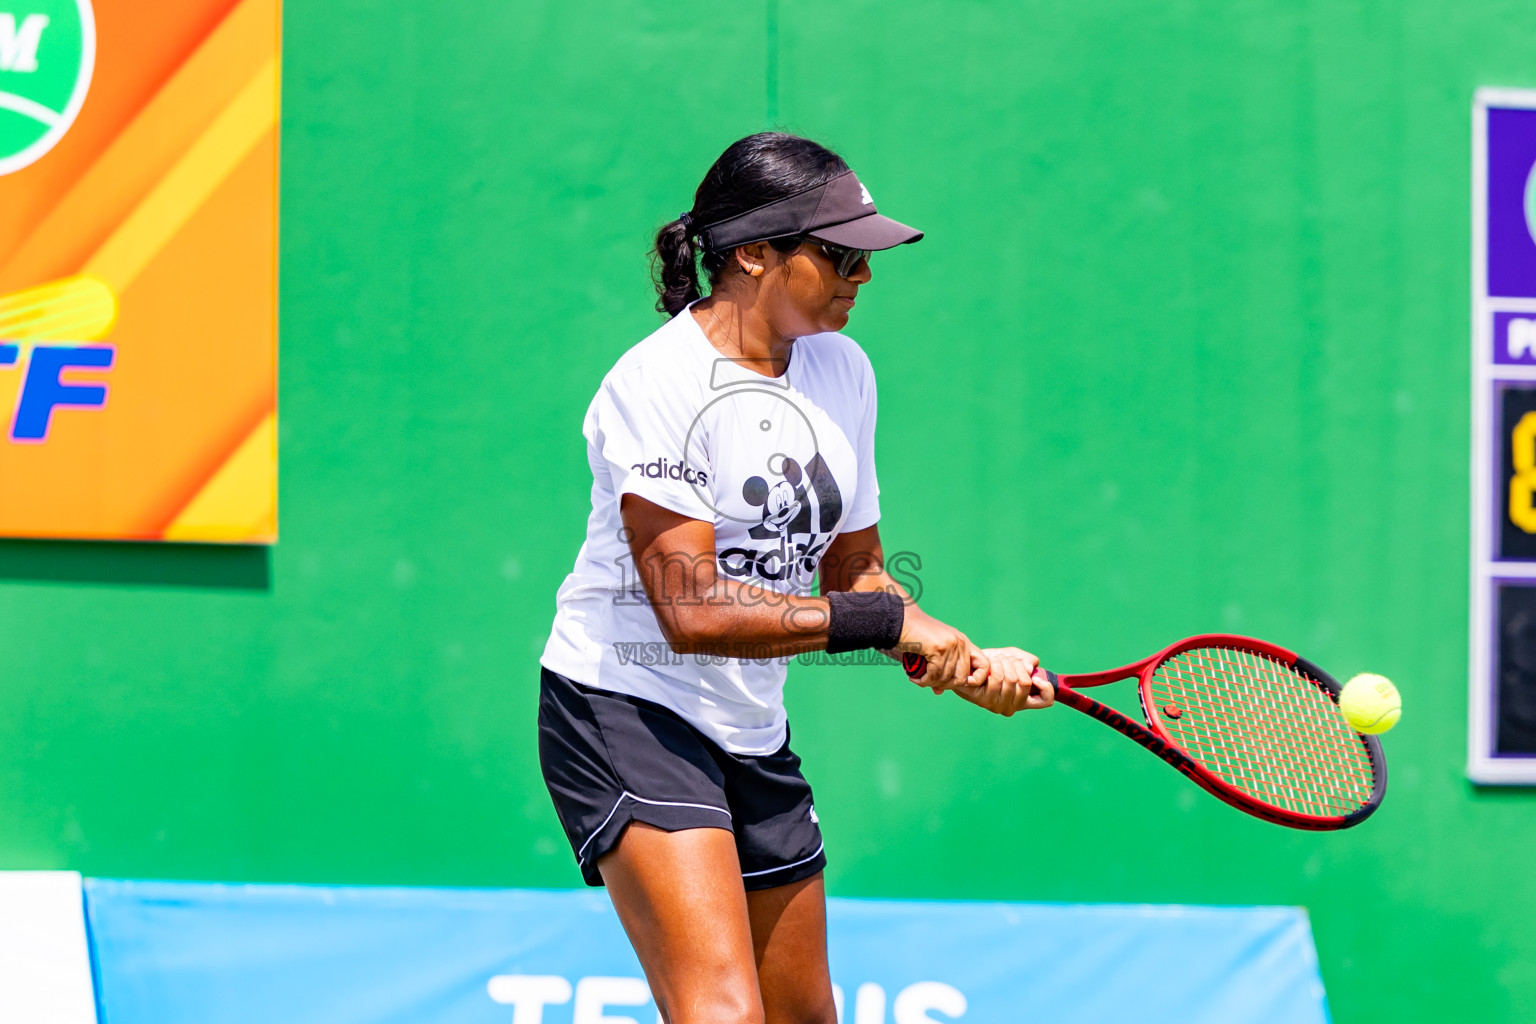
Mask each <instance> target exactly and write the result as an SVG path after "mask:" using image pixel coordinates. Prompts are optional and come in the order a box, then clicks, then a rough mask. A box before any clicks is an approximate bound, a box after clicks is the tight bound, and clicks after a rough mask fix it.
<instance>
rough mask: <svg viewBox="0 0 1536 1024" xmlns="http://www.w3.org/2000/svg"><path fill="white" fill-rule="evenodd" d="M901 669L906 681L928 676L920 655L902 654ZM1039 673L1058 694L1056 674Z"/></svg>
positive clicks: (1048, 671)
mask: <svg viewBox="0 0 1536 1024" xmlns="http://www.w3.org/2000/svg"><path fill="white" fill-rule="evenodd" d="M901 667H902V668H903V669H905V670H906V673H907V678H908V679H910V680H912V681H913V682H917V680H919V679H921V678H923V676H925V675H927V674H928V659H927V658H925V657H923V656H922V655H921V654H903V655H902V656H901ZM1039 671H1041V672H1044V673H1045V678H1046V679H1047V680H1049V681H1050V684H1051V688H1052V689H1054V690H1056V691H1057V692H1058V693H1059V692H1060V691H1061V680H1060V679H1059V678H1058V677H1057V675H1056V673H1055V672H1052V671H1051V670H1050V669H1044V668H1042V669H1040V670H1039Z"/></svg>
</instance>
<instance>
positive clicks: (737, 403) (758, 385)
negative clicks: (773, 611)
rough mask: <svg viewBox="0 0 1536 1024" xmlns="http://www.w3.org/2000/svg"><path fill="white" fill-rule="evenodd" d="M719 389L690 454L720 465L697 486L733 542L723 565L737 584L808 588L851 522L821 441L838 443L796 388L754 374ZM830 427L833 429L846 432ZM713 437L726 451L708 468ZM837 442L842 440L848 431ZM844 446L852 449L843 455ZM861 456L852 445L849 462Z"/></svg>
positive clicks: (720, 555)
mask: <svg viewBox="0 0 1536 1024" xmlns="http://www.w3.org/2000/svg"><path fill="white" fill-rule="evenodd" d="M721 362H722V363H728V361H726V360H722V361H721ZM716 376H717V381H718V378H719V376H720V374H718V373H717V375H716ZM714 390H716V391H717V392H719V393H718V394H717V397H716V398H714V399H712V400H711V401H710V402H708V403H707V404H706V406H705V408H704V409H703V410H701V411H700V413H699V415H698V416H697V417H696V418H695V420H694V423H693V424H692V427H691V428H690V430H689V432H688V443H686V444H685V446H684V450H685V452H687V453H688V455H689V456H690V458H689V459H687V462H688V463H689V464H694V463H695V459H694V458H692V456H694V455H695V453H698V455H699V458H698V460H697V462H696V464H697V465H700V466H702V465H705V464H708V465H711V466H712V467H713V469H712V470H711V471H710V474H709V477H708V479H709V484H710V485H713V486H709V485H705V484H702V483H701V484H698V485H695V487H694V490H695V492H696V493H698V494H699V495H700V497H702V498H704V499H705V500H706V501H707V502H708V503H709V504H710V507H711V508H713V509H714V510H715V512H716V513H717V515H718V516H719V517H720V521H717V537H720V538H721V540H722V541H723V545H722V548H721V549H720V550H719V551H718V552H717V555H716V563H717V565H718V566H719V568H720V571H721V572H723V573H725V574H726V575H728V576H732V577H735V578H737V579H748V578H753V577H755V578H757V579H759V580H762V581H764V582H765V583H770V584H773V583H778V584H781V585H787V587H788V588H789V589H791V590H805V589H808V588H809V587H810V586H811V584H812V582H813V581H814V578H815V575H816V568H817V565H818V564H819V563H820V561H821V556H822V554H823V553H824V552H825V550H826V548H827V545H828V544H830V543H831V541H832V538H833V537H834V536H835V535H836V531H837V528H838V526H839V524H840V523H841V521H842V518H843V510H844V495H843V489H842V488H840V487H839V486H838V482H837V479H836V477H835V476H834V474H833V472H832V468H831V466H830V465H829V464H828V460H827V458H826V457H825V456H824V454H823V450H822V444H821V442H822V440H830V439H824V438H818V431H817V429H816V426H815V424H814V423H813V422H812V415H808V414H807V411H806V410H805V409H802V408H801V407H800V406H799V405H798V404H797V403H796V402H795V401H794V400H793V398H792V397H791V392H790V390H789V388H788V387H787V382H784V383H780V382H779V381H778V380H775V379H773V378H763V377H761V376H759V375H757V374H752V375H751V377H750V378H749V380H748V381H745V382H744V381H743V380H742V379H741V378H740V377H739V376H737V377H736V378H735V379H734V380H731V379H727V381H725V382H723V383H715V385H714ZM815 415H816V418H817V419H818V420H821V416H820V414H815ZM822 422H823V427H822V429H823V431H825V430H827V429H829V428H830V429H833V430H836V428H835V427H834V426H832V425H831V424H830V423H828V422H826V421H824V420H822ZM706 438H707V439H708V442H707V443H708V445H709V447H711V448H714V449H715V455H716V458H715V459H713V460H711V461H708V462H707V463H706V462H705V461H704V459H703V457H702V456H703V447H702V446H704V445H705V444H706V440H705V439H706ZM837 440H838V441H842V437H841V434H840V433H839V434H838V435H837ZM695 446H701V447H695ZM727 448H728V453H727V452H726V451H725V449H727ZM843 449H847V445H846V444H842V445H840V446H839V449H838V450H840V451H841V450H843ZM789 452H793V453H795V454H789ZM796 455H798V456H799V457H798V458H797V457H796ZM851 455H852V451H851V449H848V450H847V451H846V452H845V453H844V456H843V457H844V458H847V457H849V456H851ZM722 456H725V457H722ZM850 461H851V460H850ZM851 468H852V467H851V465H850V469H851ZM740 473H745V474H747V475H746V476H745V477H743V476H739V475H737V474H740ZM732 477H734V479H731V478H732ZM736 480H740V481H741V483H740V484H739V485H738V484H736V482H735V481H736ZM715 488H718V490H716V489H715ZM707 492H713V493H707ZM738 494H739V496H740V501H739V502H738V501H737V500H735V499H736V496H737V495H738ZM727 538H729V539H727Z"/></svg>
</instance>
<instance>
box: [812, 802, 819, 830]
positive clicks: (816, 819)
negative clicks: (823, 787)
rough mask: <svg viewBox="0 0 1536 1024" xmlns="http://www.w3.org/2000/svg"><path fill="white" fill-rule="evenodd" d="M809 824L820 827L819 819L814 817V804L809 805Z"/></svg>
mask: <svg viewBox="0 0 1536 1024" xmlns="http://www.w3.org/2000/svg"><path fill="white" fill-rule="evenodd" d="M811 824H813V825H820V824H821V819H820V818H818V817H816V805H815V804H811Z"/></svg>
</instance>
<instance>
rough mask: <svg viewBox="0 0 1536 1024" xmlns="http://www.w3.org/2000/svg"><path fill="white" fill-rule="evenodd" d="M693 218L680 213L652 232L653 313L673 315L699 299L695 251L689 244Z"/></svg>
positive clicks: (696, 253)
mask: <svg viewBox="0 0 1536 1024" xmlns="http://www.w3.org/2000/svg"><path fill="white" fill-rule="evenodd" d="M692 235H693V217H692V215H691V214H687V213H685V214H683V215H682V216H681V217H679V218H678V219H677V220H674V221H671V222H669V223H667V224H666V225H664V226H663V227H662V229H661V230H660V231H658V232H656V248H655V251H654V252H652V254H651V269H652V276H653V277H654V279H655V281H656V295H657V298H656V311H657V312H658V313H665V314H667V315H668V316H676V315H677V314H679V313H681V312H682V311H683V310H684V309H686V308H688V303H690V302H693V301H695V300H696V299H698V298H700V297H701V296H700V292H699V263H698V250H697V249H696V248H694V244H693V237H692Z"/></svg>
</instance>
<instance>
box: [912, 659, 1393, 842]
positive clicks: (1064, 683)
mask: <svg viewBox="0 0 1536 1024" xmlns="http://www.w3.org/2000/svg"><path fill="white" fill-rule="evenodd" d="M1196 647H1225V648H1229V649H1236V650H1241V651H1252V652H1254V653H1256V654H1262V655H1266V656H1268V657H1271V658H1274V659H1275V660H1276V661H1279V662H1281V663H1283V664H1285V665H1286V666H1288V667H1291V668H1295V669H1297V670H1298V671H1300V672H1301V673H1302V675H1304V676H1306V677H1307V678H1308V679H1311V680H1312V681H1313V682H1314V683H1315V684H1317V686H1318V687H1319V688H1320V689H1322V690H1323V691H1324V692H1325V693H1327V694H1328V697H1329V699H1331V700H1332V701H1333V702H1334V703H1335V704H1337V703H1338V701H1339V690H1340V687H1339V684H1338V682H1337V681H1336V680H1335V679H1334V678H1333V677H1332V676H1330V675H1329V674H1328V673H1327V672H1324V671H1323V670H1322V669H1320V668H1318V667H1317V666H1316V665H1314V664H1313V663H1312V662H1310V661H1308V660H1306V659H1305V658H1302V657H1300V656H1298V655H1297V654H1296V653H1295V652H1293V651H1288V650H1286V649H1285V648H1284V647H1281V646H1279V645H1278V644H1272V643H1269V642H1268V641H1265V640H1257V639H1255V638H1253V637H1250V636H1237V635H1235V634H1231V633H1204V634H1201V635H1200V636H1191V637H1186V638H1185V639H1183V640H1180V641H1179V642H1178V643H1176V644H1172V645H1170V646H1168V647H1165V648H1163V649H1162V650H1161V651H1158V652H1157V653H1156V654H1152V655H1148V656H1147V657H1145V658H1142V659H1141V660H1140V661H1136V662H1132V663H1131V664H1129V665H1123V666H1121V667H1120V668H1112V669H1108V670H1107V671H1104V672H1079V673H1069V674H1064V675H1058V674H1056V673H1055V672H1050V671H1046V673H1045V675H1046V678H1047V679H1049V680H1050V681H1051V684H1052V685H1053V686H1055V687H1056V700H1057V702H1058V703H1061V704H1065V705H1067V706H1068V707H1070V708H1075V709H1077V710H1078V711H1081V712H1082V713H1083V714H1085V715H1089V716H1090V717H1093V718H1096V719H1098V720H1099V721H1101V722H1103V723H1104V724H1105V725H1107V726H1109V727H1110V728H1112V729H1114V730H1115V731H1116V732H1119V733H1120V734H1121V735H1123V736H1127V737H1129V738H1130V739H1133V740H1135V741H1136V742H1137V743H1140V744H1141V745H1142V746H1144V747H1146V748H1147V749H1148V750H1150V751H1152V753H1154V754H1156V755H1157V756H1158V757H1160V758H1162V759H1163V760H1164V761H1166V762H1167V763H1168V764H1170V765H1171V766H1173V767H1174V768H1175V769H1177V770H1178V771H1179V772H1180V773H1182V774H1183V775H1184V776H1186V777H1187V778H1188V779H1189V780H1190V781H1191V782H1193V783H1194V784H1195V785H1197V786H1199V787H1200V788H1201V789H1203V790H1205V791H1206V792H1207V793H1209V794H1211V795H1212V796H1214V797H1216V798H1217V799H1218V800H1221V801H1223V802H1224V803H1227V804H1230V805H1231V806H1233V807H1236V808H1237V809H1238V810H1241V811H1245V812H1247V813H1248V814H1251V815H1253V816H1254V817H1256V818H1262V819H1264V820H1265V821H1270V822H1274V823H1275V824H1276V825H1285V826H1287V827H1289V828H1299V829H1306V830H1309V831H1314V832H1329V831H1334V830H1337V829H1343V828H1350V827H1352V826H1354V825H1358V824H1360V823H1361V822H1362V821H1364V820H1365V819H1366V818H1369V817H1370V816H1371V815H1372V814H1373V813H1375V811H1376V808H1377V807H1379V806H1381V800H1382V797H1384V796H1385V795H1386V792H1387V759H1386V756H1385V754H1383V753H1382V749H1381V743H1380V741H1378V740H1377V739H1376V737H1375V736H1363V735H1359V734H1357V736H1358V738H1359V739H1360V740H1361V741H1362V742H1363V743H1364V744H1365V748H1366V753H1367V754H1368V756H1369V757H1370V759H1371V796H1370V799H1369V800H1367V801H1366V802H1365V804H1364V805H1362V806H1361V807H1360V808H1358V809H1357V810H1354V811H1351V812H1350V813H1349V814H1343V815H1320V814H1302V813H1301V812H1299V811H1288V810H1285V809H1284V808H1281V807H1275V806H1272V805H1270V804H1267V803H1265V802H1264V801H1262V800H1259V799H1257V798H1256V797H1253V796H1250V795H1249V794H1247V793H1244V792H1243V791H1242V790H1240V789H1238V788H1237V787H1235V786H1233V785H1231V784H1230V783H1228V782H1226V781H1224V780H1223V779H1221V778H1220V777H1219V776H1217V775H1215V774H1214V773H1212V772H1210V771H1208V770H1207V769H1206V768H1205V767H1204V766H1202V765H1201V764H1200V763H1199V762H1198V761H1196V760H1195V759H1194V758H1192V757H1190V756H1189V754H1187V753H1185V752H1184V749H1183V748H1182V747H1180V746H1179V743H1178V741H1177V740H1175V739H1174V738H1173V736H1172V735H1170V734H1169V733H1168V731H1167V730H1166V729H1165V728H1164V727H1163V723H1162V721H1161V719H1160V717H1159V716H1158V715H1155V714H1153V713H1152V709H1153V705H1154V703H1155V701H1154V699H1153V697H1152V693H1151V690H1152V675H1153V673H1155V672H1156V671H1157V667H1158V666H1159V665H1161V664H1162V663H1163V662H1165V661H1167V660H1168V659H1169V658H1172V657H1174V656H1175V655H1178V654H1182V653H1183V652H1185V651H1188V650H1191V649H1193V648H1196ZM901 661H902V667H903V668H905V669H906V670H907V675H908V676H910V677H912V678H913V679H918V678H921V677H922V675H923V674H924V673H925V672H926V671H927V670H928V659H926V658H924V657H923V656H922V655H920V654H904V655H902V659H901ZM1132 678H1136V679H1139V682H1138V685H1137V690H1136V692H1137V695H1138V696H1139V697H1140V699H1141V714H1142V717H1143V718H1145V719H1146V721H1147V723H1148V725H1150V728H1149V727H1148V725H1143V724H1142V723H1141V722H1137V721H1135V720H1134V719H1132V718H1129V717H1128V716H1126V715H1123V714H1121V713H1120V712H1118V711H1116V710H1115V709H1114V708H1112V707H1110V706H1109V705H1107V704H1103V703H1101V702H1099V701H1096V700H1094V699H1093V698H1092V697H1089V696H1087V695H1086V694H1083V693H1079V692H1078V691H1079V690H1081V689H1085V688H1087V687H1090V686H1103V685H1105V684H1106V683H1116V682H1119V681H1121V680H1122V679H1132Z"/></svg>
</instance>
